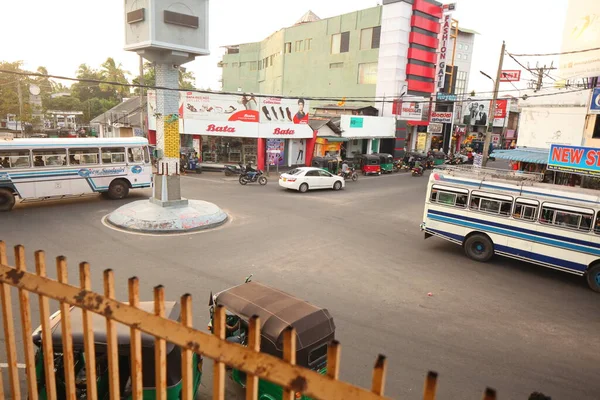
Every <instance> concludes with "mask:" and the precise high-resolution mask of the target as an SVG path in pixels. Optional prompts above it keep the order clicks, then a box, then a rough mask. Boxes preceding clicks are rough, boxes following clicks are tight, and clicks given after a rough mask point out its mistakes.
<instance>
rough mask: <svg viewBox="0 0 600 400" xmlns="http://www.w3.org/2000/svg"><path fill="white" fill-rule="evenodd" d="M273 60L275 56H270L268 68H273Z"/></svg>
mask: <svg viewBox="0 0 600 400" xmlns="http://www.w3.org/2000/svg"><path fill="white" fill-rule="evenodd" d="M274 58H275V55H272V56H270V57H269V66H271V67H272V66H273V59H274Z"/></svg>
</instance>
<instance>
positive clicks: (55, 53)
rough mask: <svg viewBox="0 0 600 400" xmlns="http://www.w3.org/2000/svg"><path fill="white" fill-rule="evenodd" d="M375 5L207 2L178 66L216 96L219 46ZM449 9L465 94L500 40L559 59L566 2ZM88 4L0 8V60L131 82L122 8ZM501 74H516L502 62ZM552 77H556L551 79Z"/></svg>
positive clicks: (472, 0)
mask: <svg viewBox="0 0 600 400" xmlns="http://www.w3.org/2000/svg"><path fill="white" fill-rule="evenodd" d="M447 2H449V1H447ZM379 3H381V1H380V0H379V1H378V0H328V1H325V0H302V1H291V0H254V1H248V0H211V1H210V19H209V32H210V38H209V41H210V50H211V55H210V56H204V57H200V58H197V59H196V60H195V61H193V62H190V63H187V64H185V65H184V66H185V67H186V68H187V69H188V70H190V71H192V72H194V74H195V76H196V86H197V87H198V88H202V89H208V88H210V89H212V90H220V88H221V87H220V84H219V83H218V80H219V79H220V78H221V70H220V69H219V68H218V67H217V63H218V62H219V61H220V59H221V56H222V54H223V49H222V48H221V46H224V45H228V44H238V43H247V42H253V41H260V40H262V39H264V38H266V37H267V36H269V35H270V34H271V33H273V32H275V31H277V30H279V29H281V28H283V27H286V26H290V25H293V24H294V23H295V22H296V21H297V20H298V19H299V18H300V17H301V16H302V15H303V14H304V13H305V12H306V11H308V10H312V11H313V12H314V13H315V14H317V15H318V16H319V17H321V18H327V17H332V16H336V15H339V14H343V13H346V12H351V11H356V10H361V9H365V8H369V7H373V6H376V5H377V4H379ZM456 3H457V10H456V12H455V13H454V14H453V18H455V19H457V20H458V21H459V26H461V27H464V28H468V29H472V30H475V31H477V32H478V33H479V35H477V36H476V39H475V46H474V55H473V60H472V61H473V63H472V66H471V71H472V73H471V77H470V81H469V89H470V90H475V91H476V92H486V91H487V92H490V91H491V90H492V89H493V84H492V82H491V81H490V80H489V79H488V78H485V77H484V76H483V75H481V74H479V73H478V71H484V72H486V73H487V74H489V75H491V76H495V74H496V70H497V68H498V58H499V54H500V46H501V44H502V41H503V40H505V41H506V48H507V50H508V51H509V52H511V53H515V54H529V53H549V52H556V51H560V45H561V38H562V30H563V25H564V14H565V11H566V9H567V3H568V0H552V1H548V0H501V1H498V0H457V1H456ZM91 4H92V2H91V1H90V0H52V1H48V0H28V1H8V0H0V15H2V16H3V18H2V22H0V38H2V39H1V42H0V60H3V61H17V60H22V61H24V63H25V64H24V65H25V68H27V69H30V70H35V69H36V68H37V67H38V66H45V67H46V68H48V71H49V73H50V74H53V75H62V76H69V77H74V76H75V72H76V70H77V67H78V66H79V65H80V64H82V63H86V64H88V65H90V66H92V67H95V68H98V67H99V66H100V64H101V63H102V62H103V61H104V60H106V58H107V57H113V58H114V59H115V60H116V61H117V62H120V63H122V64H123V66H124V68H125V69H126V70H127V71H129V72H131V73H132V76H131V77H133V76H134V75H137V71H138V69H139V68H138V56H137V54H135V53H132V52H127V51H124V50H123V46H124V28H123V14H124V13H123V4H124V1H123V0H102V1H96V2H94V4H95V5H96V7H95V8H93V7H92V6H91ZM519 60H520V61H521V62H522V63H523V64H524V65H525V66H527V62H528V61H529V62H530V63H531V66H535V64H536V62H539V63H540V64H544V63H547V64H549V63H550V62H551V61H552V60H553V59H552V58H551V57H524V58H520V59H519ZM556 61H557V60H554V64H555V65H557V62H556ZM504 69H520V67H519V66H518V65H517V64H516V63H515V62H514V61H512V60H511V59H509V58H505V61H504ZM552 74H553V75H554V76H555V77H557V76H558V71H554V72H552V73H551V75H552ZM528 79H531V74H530V73H528V72H525V71H524V72H523V73H522V80H525V81H526V80H528ZM548 80H549V79H548ZM549 81H550V80H549ZM64 83H65V84H69V83H68V82H64ZM525 85H526V82H520V83H518V84H517V87H518V88H519V89H521V88H523V87H525ZM511 89H514V87H513V86H512V85H511V84H510V83H502V84H501V87H500V90H502V91H506V90H511ZM514 94H517V92H516V91H515V93H514Z"/></svg>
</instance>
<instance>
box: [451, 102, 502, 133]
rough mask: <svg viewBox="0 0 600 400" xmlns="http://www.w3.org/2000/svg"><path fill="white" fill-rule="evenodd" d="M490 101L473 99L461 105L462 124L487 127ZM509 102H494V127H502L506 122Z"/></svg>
mask: <svg viewBox="0 0 600 400" xmlns="http://www.w3.org/2000/svg"><path fill="white" fill-rule="evenodd" d="M490 103H491V101H490V100H477V99H473V100H470V101H465V103H464V104H463V118H462V121H461V122H462V123H463V124H465V125H467V126H487V125H488V123H489V118H490V117H489V115H490ZM508 110H509V100H508V99H501V100H496V110H495V118H494V126H495V127H503V126H505V125H506V121H507V120H508Z"/></svg>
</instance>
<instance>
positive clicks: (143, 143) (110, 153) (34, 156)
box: [0, 138, 152, 211]
mask: <svg viewBox="0 0 600 400" xmlns="http://www.w3.org/2000/svg"><path fill="white" fill-rule="evenodd" d="M151 184H152V166H151V164H150V154H149V152H148V141H147V140H146V139H143V138H123V139H121V138H111V139H95V138H90V139H15V140H0V211H10V210H11V209H12V208H13V206H14V204H15V198H16V197H19V198H20V199H21V200H22V201H24V202H25V201H32V200H46V199H60V198H67V197H74V196H81V195H85V194H90V193H103V194H105V195H106V196H107V197H109V198H111V199H122V198H124V197H126V196H127V195H128V194H129V189H132V188H147V187H150V186H151Z"/></svg>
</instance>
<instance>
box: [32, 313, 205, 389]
mask: <svg viewBox="0 0 600 400" xmlns="http://www.w3.org/2000/svg"><path fill="white" fill-rule="evenodd" d="M139 308H140V309H142V310H144V311H148V312H154V302H141V303H140V307H139ZM73 310H75V308H74V307H72V308H71V309H70V314H71V331H72V337H73V359H74V361H75V371H74V373H75V390H76V392H77V393H76V396H75V397H76V398H77V399H86V398H88V396H87V381H86V370H85V353H84V345H83V337H84V330H83V318H82V313H81V312H80V311H79V310H77V311H75V312H72V311H73ZM180 311H181V310H180V306H179V303H178V302H176V301H171V302H165V315H167V316H168V317H169V319H172V320H178V319H179V317H180ZM50 319H51V320H50V326H51V329H52V349H53V351H54V369H55V379H56V394H57V398H58V399H65V398H67V393H66V385H65V376H64V363H63V354H62V327H61V323H60V319H61V314H60V311H59V312H56V313H55V314H53V315H52V317H50ZM92 326H93V330H94V342H95V351H96V388H97V393H98V399H108V397H109V376H108V354H107V353H108V348H107V345H106V342H107V336H106V319H105V318H104V317H102V316H100V315H97V314H93V316H92ZM41 331H42V329H41V326H40V327H38V328H37V329H36V330H35V331H34V332H33V335H32V339H33V343H34V344H35V345H36V346H37V351H36V354H35V366H36V377H37V382H38V396H39V398H40V399H41V400H45V399H47V398H48V394H47V391H46V379H45V373H44V368H45V366H46V363H45V362H44V355H43V352H42V346H43V345H44V344H43V343H42V335H41ZM141 337H142V384H143V388H144V389H143V397H142V398H143V399H145V400H154V399H155V398H156V385H155V381H154V376H155V375H154V341H155V338H154V337H153V336H150V335H147V334H145V333H143V332H142V334H141ZM117 343H118V352H119V386H120V393H121V399H126V400H130V399H131V398H132V394H131V392H132V387H131V357H130V349H131V342H130V328H129V327H128V326H125V325H123V324H119V323H117ZM192 365H194V366H195V368H194V383H193V385H194V395H195V394H196V392H197V391H198V387H199V386H200V380H201V378H202V357H201V356H199V355H197V354H195V353H194V355H193V359H192ZM181 391H182V374H181V349H180V348H179V347H177V346H175V345H173V344H171V343H167V399H168V400H178V399H180V398H181V397H180V396H181Z"/></svg>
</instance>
